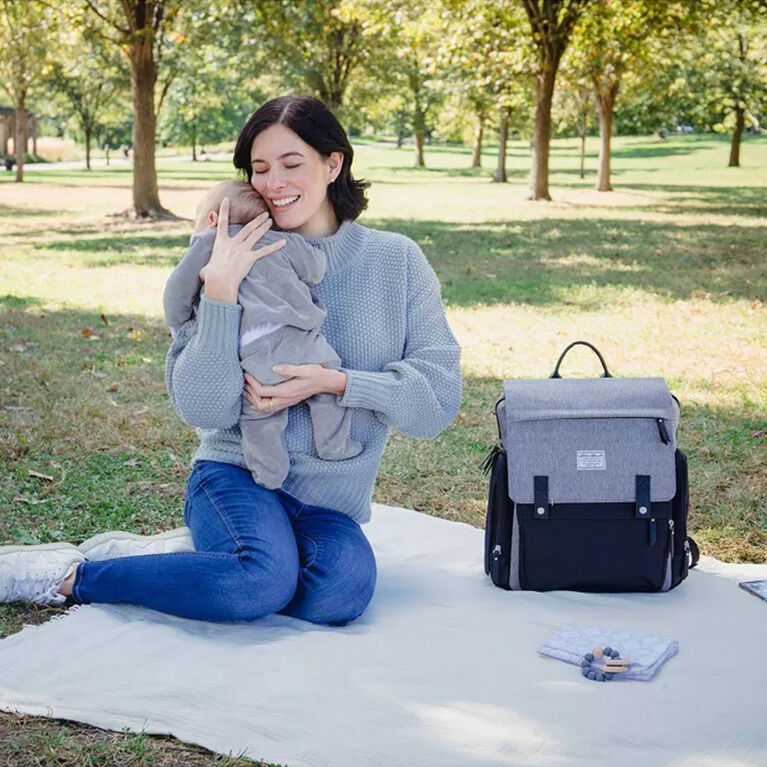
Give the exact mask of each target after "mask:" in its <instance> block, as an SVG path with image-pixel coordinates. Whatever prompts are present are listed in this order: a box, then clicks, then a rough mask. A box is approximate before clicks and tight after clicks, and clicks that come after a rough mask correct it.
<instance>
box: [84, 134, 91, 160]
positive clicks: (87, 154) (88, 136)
mask: <svg viewBox="0 0 767 767" xmlns="http://www.w3.org/2000/svg"><path fill="white" fill-rule="evenodd" d="M85 168H86V169H87V170H90V169H91V128H86V129H85Z"/></svg>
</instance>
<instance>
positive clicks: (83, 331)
mask: <svg viewBox="0 0 767 767" xmlns="http://www.w3.org/2000/svg"><path fill="white" fill-rule="evenodd" d="M80 335H81V336H82V337H83V338H94V339H95V338H98V336H97V335H96V334H95V333H94V332H93V331H92V330H91V329H90V328H80Z"/></svg>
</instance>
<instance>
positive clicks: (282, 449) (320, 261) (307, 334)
mask: <svg viewBox="0 0 767 767" xmlns="http://www.w3.org/2000/svg"><path fill="white" fill-rule="evenodd" d="M224 197H228V198H229V222H230V226H229V236H230V237H231V236H232V235H234V234H235V233H236V232H238V231H240V229H242V227H243V225H244V224H246V223H247V222H248V221H251V220H252V219H254V218H255V217H256V216H257V215H258V214H259V213H261V212H263V211H264V210H266V209H267V208H266V204H265V203H264V201H263V198H262V197H261V195H259V194H258V192H256V191H255V190H254V189H253V188H252V187H251V186H250V184H247V183H245V182H241V181H225V182H223V183H220V184H216V186H214V187H213V188H212V189H211V190H210V191H209V192H208V193H207V194H206V195H205V197H204V198H203V200H202V202H201V203H200V205H199V206H198V208H197V215H196V222H195V228H194V232H193V234H192V236H191V238H190V247H189V250H188V251H187V252H186V255H185V256H184V257H183V259H182V260H181V262H180V263H179V265H178V266H177V267H176V268H175V269H174V270H173V272H172V273H171V275H170V277H169V278H168V282H167V283H166V285H165V293H164V296H163V305H164V309H165V322H166V324H167V325H168V327H169V328H170V330H171V334H172V335H173V336H175V335H176V333H177V331H178V329H179V328H180V327H181V325H182V324H183V323H184V322H186V321H187V320H189V319H190V318H192V317H194V316H196V313H197V309H198V306H199V300H200V288H201V281H200V278H199V275H200V270H201V269H202V268H203V267H204V266H205V264H207V263H208V261H209V260H210V256H211V252H212V249H213V241H214V240H215V238H216V225H217V223H218V210H219V207H220V205H221V202H222V200H223V199H224ZM281 239H284V240H287V243H286V244H285V245H284V246H283V247H282V248H280V249H279V250H276V251H275V252H274V253H271V254H269V255H268V256H264V257H263V258H260V259H258V260H257V261H256V262H255V263H254V264H253V266H252V267H251V270H250V272H249V273H248V275H247V276H246V277H245V279H244V280H243V281H242V282H241V283H240V289H239V294H238V302H239V303H240V305H241V306H242V309H243V310H242V319H241V321H240V363H241V364H242V367H243V369H244V370H247V371H248V372H249V373H250V374H251V375H253V376H254V377H255V378H256V379H257V380H258V381H259V382H260V383H262V384H266V385H273V384H277V383H281V382H282V381H285V380H286V378H285V376H282V375H280V374H279V373H275V372H274V371H273V370H272V366H273V365H278V364H280V363H285V364H289V365H301V364H308V363H316V364H319V365H325V366H326V367H329V368H333V369H337V368H339V367H340V366H341V359H340V357H339V356H338V355H337V354H336V352H335V351H334V350H333V348H332V347H331V346H330V344H328V342H327V341H326V340H325V337H324V336H322V335H321V334H320V332H319V329H320V327H321V325H322V323H323V322H324V320H325V316H326V314H327V312H326V311H325V309H324V307H323V305H322V304H321V303H320V302H319V301H318V300H317V299H315V297H314V296H313V293H312V290H311V286H312V285H315V284H316V283H318V282H319V281H320V280H321V279H322V277H323V276H324V274H325V267H326V259H325V254H324V253H323V252H322V251H321V250H319V248H313V247H312V246H310V245H309V244H308V243H307V242H306V241H305V240H304V239H303V237H301V236H300V235H298V234H295V233H294V232H288V231H279V232H277V231H274V230H271V229H270V230H268V231H267V232H265V233H264V235H263V236H262V237H261V238H260V239H259V240H258V241H257V242H256V244H255V245H254V246H253V249H254V250H257V249H258V248H262V247H264V246H265V245H270V244H272V243H274V242H276V241H277V240H281ZM306 403H307V405H308V406H309V412H310V415H311V422H312V431H313V434H314V445H315V448H316V450H317V455H319V456H320V458H324V459H326V460H331V461H332V460H340V459H343V458H351V457H353V456H355V455H357V454H358V453H360V452H361V451H362V445H360V444H359V443H358V442H356V441H355V440H353V439H352V438H351V436H350V426H351V415H352V409H351V408H346V407H341V406H340V405H337V404H336V395H335V394H329V393H321V394H315V395H313V396H312V397H309V398H308V399H307V400H306ZM287 422H288V409H287V408H283V409H282V410H278V411H277V412H274V413H259V412H258V411H257V410H255V409H254V408H253V407H251V405H250V403H249V402H248V401H247V400H246V399H245V397H244V395H243V398H242V411H241V414H240V429H241V431H242V451H243V454H244V456H245V462H246V464H247V465H248V468H249V469H250V471H251V473H252V475H253V479H254V480H255V481H256V482H257V483H258V484H260V485H263V486H264V487H267V488H270V489H274V488H278V487H281V486H282V483H283V482H284V481H285V478H286V477H287V475H288V470H289V468H290V458H289V456H288V450H287V446H286V444H285V426H286V425H287Z"/></svg>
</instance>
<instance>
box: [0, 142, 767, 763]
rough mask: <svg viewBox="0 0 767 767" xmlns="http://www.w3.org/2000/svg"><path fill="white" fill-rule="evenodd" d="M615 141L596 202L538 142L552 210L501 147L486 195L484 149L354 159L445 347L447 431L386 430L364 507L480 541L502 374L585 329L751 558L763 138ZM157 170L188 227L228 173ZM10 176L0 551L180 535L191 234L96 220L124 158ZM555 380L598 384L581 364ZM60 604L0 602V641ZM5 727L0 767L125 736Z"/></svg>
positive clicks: (764, 427)
mask: <svg viewBox="0 0 767 767" xmlns="http://www.w3.org/2000/svg"><path fill="white" fill-rule="evenodd" d="M614 147H615V151H614V155H613V167H614V174H613V183H614V186H615V190H616V191H614V192H613V193H598V192H595V191H593V189H592V186H593V183H594V169H595V165H596V150H597V142H596V139H590V140H589V153H588V156H587V168H588V176H587V178H586V179H584V180H582V179H580V178H579V174H578V168H579V154H578V152H579V145H578V142H577V141H574V140H570V141H565V140H556V141H554V142H553V149H552V169H551V185H552V195H553V197H554V201H553V202H550V203H534V202H531V201H529V200H527V199H526V196H527V193H528V183H527V177H528V172H529V165H530V151H529V147H528V146H527V145H525V144H522V143H521V142H512V144H511V145H510V152H509V178H510V183H508V184H493V183H490V174H491V172H492V170H493V166H494V162H495V157H494V154H493V150H492V149H491V150H489V151H488V153H487V154H486V156H485V157H484V167H483V168H482V169H471V168H469V167H468V166H469V164H470V158H471V154H470V151H469V150H468V149H466V148H462V147H452V146H451V147H436V146H435V147H428V146H427V148H426V160H427V164H428V166H429V167H428V168H426V169H417V168H413V167H412V160H413V148H412V147H404V148H402V149H399V150H398V149H396V147H394V146H393V145H391V144H390V145H384V144H380V143H374V142H364V143H361V144H359V145H358V146H356V157H355V166H354V167H355V175H356V176H357V177H363V178H367V179H370V180H371V181H373V186H372V187H371V189H370V190H369V196H370V200H371V202H370V206H369V209H368V210H367V211H366V212H365V214H364V215H363V217H362V218H361V219H360V220H361V223H364V224H367V225H369V226H372V227H375V228H381V229H389V230H394V231H398V232H402V233H404V234H406V235H408V236H409V237H412V238H413V239H414V240H415V241H416V242H418V243H419V244H420V246H421V247H422V248H423V250H424V252H425V253H426V255H427V256H428V258H429V260H430V262H431V263H432V265H433V266H434V268H435V270H436V272H437V274H438V276H439V278H440V281H441V284H442V292H443V298H444V299H445V302H446V305H447V311H448V316H449V320H450V324H451V327H452V328H453V330H454V332H455V334H456V337H457V338H458V340H459V341H460V343H461V345H462V348H463V353H462V366H463V371H464V396H463V403H462V407H461V412H460V413H459V415H458V417H457V419H456V420H455V422H454V423H453V424H452V425H451V426H450V427H449V428H448V429H447V430H446V431H444V432H443V433H442V434H441V435H440V436H439V437H437V438H436V439H433V440H415V439H411V438H408V437H405V436H404V435H402V434H400V433H398V432H396V431H395V432H392V434H391V436H390V440H389V444H388V446H387V448H386V451H385V454H384V458H383V462H382V465H381V470H380V473H379V477H378V482H377V485H376V489H375V495H374V498H375V500H376V501H378V502H382V503H390V504H394V505H402V506H407V507H409V508H414V509H417V510H420V511H423V512H424V513H428V514H433V515H437V516H441V517H445V518H448V519H455V520H461V521H465V522H468V523H470V524H473V525H476V526H477V527H482V526H483V524H484V513H485V505H486V493H487V479H486V478H485V477H483V476H482V474H481V473H480V471H479V468H478V465H479V463H480V461H481V460H482V458H483V457H484V455H485V453H486V452H487V450H488V449H489V448H490V446H491V445H492V444H493V442H494V441H495V430H496V426H495V421H494V418H493V415H492V406H493V403H494V402H495V400H496V398H497V397H498V395H499V393H500V391H501V383H502V381H503V379H504V378H507V377H524V378H529V377H543V376H546V375H548V374H549V373H550V372H551V369H552V368H553V365H554V362H555V361H556V358H557V356H558V354H559V352H560V351H561V350H562V348H564V346H565V345H566V344H567V343H568V342H570V341H571V340H575V339H579V338H584V339H587V340H591V341H592V342H594V343H595V344H596V345H597V346H598V347H599V348H600V349H601V350H602V351H603V353H604V354H605V356H606V359H607V362H608V365H609V366H610V368H611V370H612V372H613V373H614V374H616V375H630V376H640V375H641V376H656V375H657V376H663V377H665V378H666V379H667V381H668V382H669V385H670V387H671V389H672V391H673V392H674V393H675V394H676V395H677V396H678V397H679V398H680V399H681V401H682V423H681V427H680V434H679V437H680V442H681V445H682V447H683V449H684V450H685V451H686V452H687V454H688V457H689V464H690V483H691V511H690V527H691V531H692V534H693V535H694V536H695V538H696V540H697V541H698V542H699V543H700V545H701V548H702V550H703V552H704V553H706V554H712V555H715V556H717V557H719V558H721V559H725V560H729V561H751V562H765V561H767V470H766V469H765V466H767V417H766V416H765V413H767V371H766V367H765V359H767V309H765V304H766V303H767V258H766V256H767V245H766V243H767V238H765V234H766V233H767V204H766V203H765V196H764V181H765V179H767V138H765V137H752V136H749V137H747V138H746V140H745V141H744V144H743V147H742V162H743V166H744V167H742V168H727V167H725V165H726V162H727V154H728V145H727V141H726V138H723V137H711V136H705V137H704V136H680V137H672V138H669V139H667V140H666V141H661V140H658V139H653V138H649V137H627V138H618V139H616V140H615V144H614ZM158 167H159V170H160V188H161V197H162V200H163V203H164V204H165V205H166V206H167V207H169V208H171V209H172V210H173V211H174V212H176V213H177V214H179V215H181V216H186V217H191V215H192V212H193V210H194V207H195V205H196V203H197V200H198V197H199V195H200V193H201V191H202V190H203V189H204V188H205V187H206V186H207V185H209V184H211V183H213V182H215V181H218V180H221V179H224V178H229V177H231V176H232V175H233V171H232V168H231V165H229V164H228V163H225V162H220V161H207V162H201V163H196V164H195V163H192V162H189V161H179V160H161V161H160V162H159V163H158ZM10 178H11V174H7V175H0V236H2V239H3V243H4V245H5V247H4V249H3V259H2V261H0V285H2V288H1V289H0V457H1V458H2V466H3V468H2V472H1V473H0V508H2V509H3V514H2V517H0V543H11V542H16V541H18V542H24V543H37V542H49V541H56V540H71V541H75V542H77V541H80V540H82V539H84V538H86V537H88V536H90V535H92V534H93V533H96V532H99V531H103V530H107V529H116V528H121V529H129V530H133V531H136V532H142V533H149V532H156V531H159V530H161V529H168V528H172V527H176V526H178V525H180V524H182V508H183V496H184V486H185V480H186V477H187V474H188V461H189V457H190V455H191V452H192V451H193V449H194V447H195V445H196V438H195V435H194V432H193V430H191V429H190V428H189V427H187V426H186V425H184V424H183V423H182V422H181V421H180V419H179V418H178V417H177V416H176V414H175V413H174V412H173V410H172V408H171V406H170V404H169V402H168V399H167V395H166V393H165V390H164V383H163V365H164V358H165V351H166V349H167V346H168V342H169V337H168V335H167V331H166V329H165V328H164V326H163V323H162V320H161V296H162V288H163V285H164V281H165V279H166V277H167V275H168V273H169V271H170V270H171V268H172V267H173V265H174V264H175V262H176V261H177V259H178V258H179V257H180V256H181V254H182V253H183V251H184V249H185V246H186V243H187V241H188V235H189V222H183V221H182V222H171V223H164V224H161V225H156V226H149V225H137V224H126V223H124V222H123V221H122V220H121V219H119V218H110V217H109V216H110V214H113V213H115V212H117V211H119V210H121V209H124V208H125V207H127V206H128V204H129V203H130V174H129V172H128V171H127V169H125V168H121V167H118V168H113V169H98V170H94V171H92V172H90V173H86V172H84V171H83V172H80V171H71V170H67V171H65V170H57V169H55V168H51V169H46V170H43V171H37V170H33V171H29V172H28V174H27V181H28V183H26V184H24V185H16V184H13V183H12V181H11V180H10ZM102 314H103V318H102V317H101V315H102ZM565 367H566V370H565V373H566V374H567V375H593V374H595V373H596V372H597V366H596V364H595V361H594V360H592V359H591V358H590V357H589V356H588V354H587V353H586V352H585V351H583V350H580V351H579V350H576V352H574V353H573V356H572V359H570V358H568V362H567V364H566V366H565ZM30 471H33V472H39V473H42V474H46V475H49V476H50V477H52V479H51V480H47V479H40V478H37V477H34V476H32V475H30ZM480 556H481V552H479V551H478V552H477V557H480ZM57 612H60V609H59V608H38V607H34V606H33V607H30V606H24V605H7V606H0V636H3V635H8V634H10V633H13V632H16V631H19V630H20V629H21V625H22V623H23V622H25V621H26V622H40V621H42V620H46V619H47V618H48V617H50V616H51V615H53V614H56V613H57ZM22 720H23V722H24V726H23V727H16V723H17V722H21V721H22ZM3 725H5V726H6V727H7V729H8V737H7V738H3V737H0V762H2V761H3V759H6V760H9V763H10V764H15V763H18V764H27V763H30V760H29V759H27V761H26V762H25V761H24V759H23V758H22V757H18V761H17V762H13V760H12V758H11V757H12V756H13V754H15V753H16V752H15V751H14V749H16V751H17V752H18V753H20V754H25V753H36V754H37V753H42V752H43V751H45V748H48V749H49V750H50V748H53V750H54V751H55V750H56V749H58V751H59V752H60V753H66V754H67V756H66V760H65V761H64V762H58V763H59V764H61V763H66V764H73V765H81V764H82V765H85V764H101V763H104V764H106V763H114V762H108V758H109V757H104V759H106V761H98V759H100V758H101V757H100V756H98V757H97V754H100V753H101V751H100V750H99V749H101V747H102V746H104V748H105V749H106V750H105V752H104V753H106V754H112V756H113V757H114V761H115V762H116V761H117V757H116V756H115V755H116V754H117V749H119V748H122V749H131V748H133V749H134V750H135V749H136V748H139V747H138V746H136V745H135V744H136V743H137V742H138V741H132V740H130V738H132V737H141V736H126V735H118V734H115V733H105V732H102V731H99V730H96V729H95V728H88V727H85V726H82V725H75V724H70V723H68V724H64V723H59V724H56V723H51V722H48V721H47V720H45V719H40V718H36V717H24V718H21V717H12V716H10V715H0V728H2V726H3ZM2 734H3V733H2V730H1V729H0V736H1V735H2ZM144 738H145V741H143V742H142V743H146V742H151V743H153V744H156V752H153V753H155V754H156V755H155V756H152V757H151V758H156V759H157V760H158V761H151V758H150V757H149V756H146V755H145V756H142V757H141V759H143V760H144V761H141V760H139V759H138V757H137V760H136V761H135V762H128V761H127V758H126V763H135V764H164V763H169V764H170V763H174V762H173V761H172V759H173V758H178V757H177V756H176V757H172V756H171V754H172V750H173V747H174V746H177V745H178V741H176V740H174V739H172V738H155V737H152V738H149V739H148V740H146V736H144ZM30 743H36V744H37V745H30ZM45 743H48V744H49V745H48V746H46V745H45ZM131 743H133V745H130V744H131ZM50 744H56V745H55V748H54V746H52V745H50ZM78 744H79V745H78ZM140 748H144V745H141V746H140ZM25 749H26V751H25ZM30 749H31V750H30ZM13 758H17V757H16V756H13ZM46 758H47V757H46ZM210 758H212V757H211V756H210V754H208V753H207V752H205V751H204V749H198V750H197V752H196V755H194V756H193V755H192V754H191V753H189V754H185V756H184V760H185V761H184V763H188V764H214V763H216V764H217V763H218V762H212V761H204V760H209V759H210ZM88 759H90V760H91V761H88ZM163 759H167V760H171V761H167V762H164V761H162V760H163ZM195 759H197V761H195ZM40 763H43V764H47V763H54V762H53V761H52V760H51V761H41V762H40Z"/></svg>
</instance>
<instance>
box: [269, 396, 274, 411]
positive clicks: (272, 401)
mask: <svg viewBox="0 0 767 767" xmlns="http://www.w3.org/2000/svg"><path fill="white" fill-rule="evenodd" d="M269 410H274V398H273V397H269Z"/></svg>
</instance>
